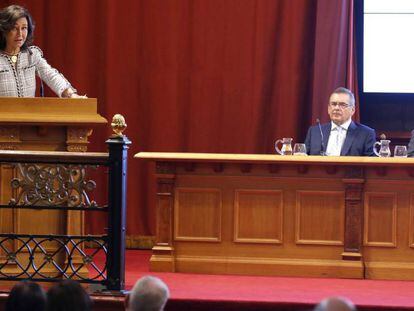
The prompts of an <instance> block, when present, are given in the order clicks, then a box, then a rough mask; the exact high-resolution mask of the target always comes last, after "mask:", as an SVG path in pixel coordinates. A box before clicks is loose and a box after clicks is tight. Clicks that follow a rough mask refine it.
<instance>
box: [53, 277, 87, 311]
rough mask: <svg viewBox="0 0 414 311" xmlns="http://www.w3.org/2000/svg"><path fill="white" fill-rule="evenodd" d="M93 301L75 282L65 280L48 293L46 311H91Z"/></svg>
mask: <svg viewBox="0 0 414 311" xmlns="http://www.w3.org/2000/svg"><path fill="white" fill-rule="evenodd" d="M91 309H92V300H91V298H90V297H89V295H88V293H87V292H86V291H85V290H84V289H83V287H82V286H81V285H80V284H79V283H78V282H76V281H74V280H64V281H61V282H59V283H57V284H56V285H54V286H53V287H51V288H50V289H49V290H48V292H47V303H46V311H90V310H91Z"/></svg>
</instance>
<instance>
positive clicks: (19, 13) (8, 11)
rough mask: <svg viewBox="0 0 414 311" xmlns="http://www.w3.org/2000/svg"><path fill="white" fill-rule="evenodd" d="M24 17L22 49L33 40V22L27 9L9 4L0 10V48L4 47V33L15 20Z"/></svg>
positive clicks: (10, 27) (5, 33) (11, 26)
mask: <svg viewBox="0 0 414 311" xmlns="http://www.w3.org/2000/svg"><path fill="white" fill-rule="evenodd" d="M22 17H26V19H27V37H26V41H25V42H24V44H23V46H22V47H21V49H22V50H25V49H27V48H28V47H29V46H30V45H31V44H32V42H33V32H34V28H35V25H34V22H33V19H32V16H31V15H30V13H29V11H28V10H27V9H25V8H24V7H21V6H19V5H9V6H8V7H5V8H4V9H2V10H1V11H0V50H4V49H5V48H6V44H7V42H6V35H7V34H8V32H9V31H10V30H12V29H13V27H14V25H15V24H16V22H17V20H18V19H20V18H22Z"/></svg>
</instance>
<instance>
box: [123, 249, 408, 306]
mask: <svg viewBox="0 0 414 311" xmlns="http://www.w3.org/2000/svg"><path fill="white" fill-rule="evenodd" d="M150 254H151V252H150V251H134V250H130V251H127V256H126V289H131V287H132V286H133V284H134V282H135V281H136V280H137V279H138V278H140V277H141V276H143V275H147V274H151V275H155V276H158V277H160V278H161V279H162V280H164V282H166V283H167V284H168V286H169V288H170V290H171V301H170V303H169V305H168V308H167V310H180V309H181V310H212V309H214V310H236V309H237V310H306V309H311V308H312V306H313V305H314V304H315V303H317V302H318V301H320V300H321V299H323V298H325V297H329V296H338V295H339V296H344V297H347V298H349V299H351V300H352V301H353V302H354V303H355V304H356V305H358V308H359V310H414V296H413V293H414V282H408V281H379V280H375V281H374V280H351V279H319V278H287V277H260V276H235V275H203V274H188V273H150V272H149V258H150ZM174 306H175V307H174Z"/></svg>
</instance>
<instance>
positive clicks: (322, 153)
mask: <svg viewBox="0 0 414 311" xmlns="http://www.w3.org/2000/svg"><path fill="white" fill-rule="evenodd" d="M316 124H318V128H319V132H320V133H321V148H322V150H321V155H322V156H325V155H326V152H325V143H324V141H323V132H322V126H321V121H319V118H317V119H316Z"/></svg>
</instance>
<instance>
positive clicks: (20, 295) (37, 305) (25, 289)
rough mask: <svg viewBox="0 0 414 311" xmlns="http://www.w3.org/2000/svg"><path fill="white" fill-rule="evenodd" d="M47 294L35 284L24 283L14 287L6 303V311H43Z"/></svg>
mask: <svg viewBox="0 0 414 311" xmlns="http://www.w3.org/2000/svg"><path fill="white" fill-rule="evenodd" d="M45 307H46V294H45V292H44V291H43V289H42V288H41V287H40V286H39V285H38V284H37V283H34V282H30V281H22V282H19V283H17V284H16V285H15V286H13V288H12V290H11V291H10V294H9V297H8V298H7V301H6V307H5V310H6V311H43V310H45Z"/></svg>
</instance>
